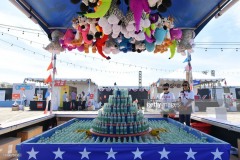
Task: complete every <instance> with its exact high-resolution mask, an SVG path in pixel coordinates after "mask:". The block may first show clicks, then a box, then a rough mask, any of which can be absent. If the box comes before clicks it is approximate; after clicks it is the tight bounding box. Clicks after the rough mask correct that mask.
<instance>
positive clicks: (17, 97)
mask: <svg viewBox="0 0 240 160" xmlns="http://www.w3.org/2000/svg"><path fill="white" fill-rule="evenodd" d="M12 99H13V100H17V99H20V94H19V93H13V94H12Z"/></svg>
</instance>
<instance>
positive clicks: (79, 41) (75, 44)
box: [71, 18, 82, 47]
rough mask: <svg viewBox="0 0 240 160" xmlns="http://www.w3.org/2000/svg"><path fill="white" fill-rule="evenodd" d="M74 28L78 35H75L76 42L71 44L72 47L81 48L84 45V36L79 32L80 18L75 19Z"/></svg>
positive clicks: (73, 21)
mask: <svg viewBox="0 0 240 160" xmlns="http://www.w3.org/2000/svg"><path fill="white" fill-rule="evenodd" d="M72 26H73V28H74V29H75V31H76V34H75V37H74V40H73V41H72V42H71V44H72V46H75V47H79V46H81V45H82V35H81V33H80V32H79V30H78V26H79V20H78V18H73V20H72Z"/></svg>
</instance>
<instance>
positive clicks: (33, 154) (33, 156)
mask: <svg viewBox="0 0 240 160" xmlns="http://www.w3.org/2000/svg"><path fill="white" fill-rule="evenodd" d="M27 153H28V154H29V157H28V159H31V158H34V159H37V158H36V155H37V154H38V152H37V151H34V148H33V147H32V150H31V151H30V152H27Z"/></svg>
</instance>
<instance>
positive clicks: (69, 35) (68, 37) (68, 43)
mask: <svg viewBox="0 0 240 160" xmlns="http://www.w3.org/2000/svg"><path fill="white" fill-rule="evenodd" d="M74 38H75V35H74V34H73V31H72V30H71V29H67V31H66V32H65V34H64V36H63V38H62V39H61V40H60V43H61V45H62V48H64V49H68V50H69V51H71V50H72V49H75V48H76V47H77V46H76V45H74V44H73V43H72V42H73V41H74Z"/></svg>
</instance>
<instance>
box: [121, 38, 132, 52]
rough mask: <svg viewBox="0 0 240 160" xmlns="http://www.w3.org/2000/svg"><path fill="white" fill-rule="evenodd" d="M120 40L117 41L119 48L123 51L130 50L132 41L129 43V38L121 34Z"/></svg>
mask: <svg viewBox="0 0 240 160" xmlns="http://www.w3.org/2000/svg"><path fill="white" fill-rule="evenodd" d="M121 37H122V40H121V41H120V43H119V50H120V51H122V52H123V53H127V52H129V51H132V43H130V39H128V38H125V37H124V36H121Z"/></svg>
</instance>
